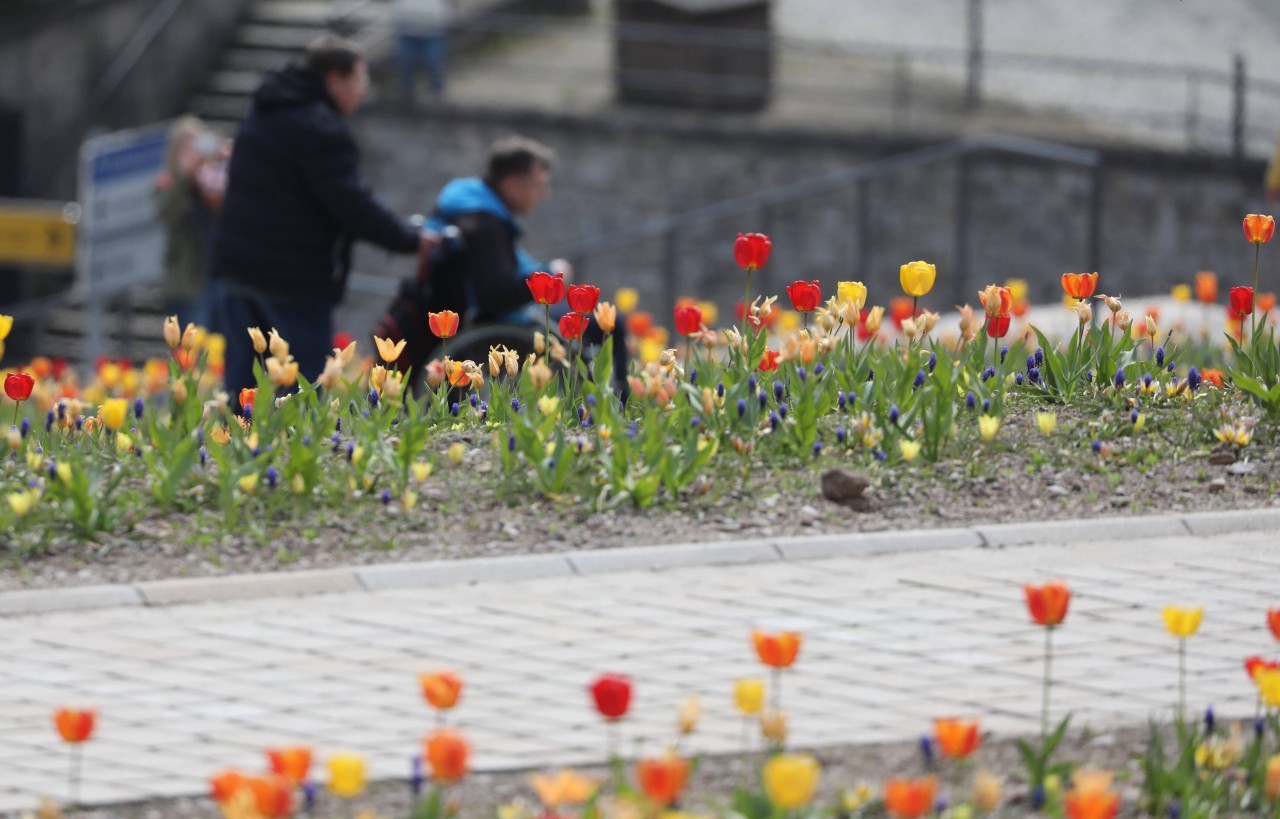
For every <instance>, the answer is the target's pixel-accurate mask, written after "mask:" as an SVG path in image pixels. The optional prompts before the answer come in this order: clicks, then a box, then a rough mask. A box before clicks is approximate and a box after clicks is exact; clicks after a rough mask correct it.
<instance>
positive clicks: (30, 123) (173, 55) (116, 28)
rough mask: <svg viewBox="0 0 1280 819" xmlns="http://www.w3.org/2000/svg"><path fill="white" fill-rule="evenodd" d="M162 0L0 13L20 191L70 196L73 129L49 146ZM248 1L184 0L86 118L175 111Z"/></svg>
mask: <svg viewBox="0 0 1280 819" xmlns="http://www.w3.org/2000/svg"><path fill="white" fill-rule="evenodd" d="M162 1H163V0H47V2H44V3H40V4H37V5H36V7H35V9H34V10H32V11H27V12H23V13H21V14H18V15H16V16H10V17H5V18H3V19H0V108H13V109H17V110H18V111H19V112H20V114H21V116H22V120H23V121H22V137H21V141H22V156H23V165H24V171H25V173H24V174H23V177H24V179H23V187H22V190H21V193H22V194H23V195H25V196H32V197H41V198H60V197H67V198H70V197H72V196H74V194H75V160H76V150H77V147H78V143H79V141H80V140H79V138H78V136H79V135H77V138H75V139H73V140H71V141H70V150H68V151H66V152H60V155H59V156H53V157H51V156H50V153H49V150H50V146H53V145H56V144H58V140H59V136H60V135H62V134H64V133H65V132H66V129H67V128H68V126H69V125H70V124H71V123H73V122H74V121H75V120H76V117H77V115H78V114H79V113H80V111H81V110H82V108H83V106H84V105H85V103H86V101H87V100H89V99H90V96H91V95H92V93H93V89H94V87H95V85H96V84H97V83H98V81H99V80H100V79H101V77H102V76H103V74H104V73H105V72H106V70H107V68H108V66H109V65H110V64H111V62H112V60H113V59H114V58H115V57H116V55H117V54H119V53H120V52H121V51H122V50H123V49H124V47H125V45H126V43H127V42H128V41H129V38H130V37H131V36H132V35H133V34H134V32H135V31H136V30H137V29H138V28H139V26H140V25H141V24H142V22H143V21H144V19H145V18H146V16H147V14H148V13H149V12H150V11H151V10H152V9H154V8H156V7H157V6H158V5H159V2H162ZM247 5H248V0H185V2H184V3H183V4H182V6H181V8H180V9H179V10H178V11H177V13H176V14H175V15H174V17H173V18H172V19H171V20H170V21H169V23H168V25H166V26H165V27H164V28H163V29H162V30H161V31H160V33H159V35H158V36H157V37H156V39H155V40H154V41H153V42H152V44H151V47H150V48H149V49H148V50H147V51H146V52H145V53H144V54H143V56H142V58H141V59H140V60H139V62H138V63H137V65H136V66H135V67H134V69H133V71H132V72H130V73H129V75H128V76H127V77H125V79H124V82H123V83H122V85H121V86H120V88H119V89H118V90H117V91H116V93H115V94H114V95H112V97H111V98H110V99H109V100H108V101H107V104H106V105H105V106H104V107H103V108H102V110H101V111H100V112H98V114H97V116H96V117H95V118H94V121H93V125H94V126H97V127H101V128H104V129H107V130H113V129H116V128H123V127H129V126H134V125H140V124H143V123H147V122H154V121H156V120H160V119H164V118H167V117H170V116H173V115H175V114H176V113H179V112H181V110H182V109H183V107H184V104H185V101H186V99H187V97H188V95H189V94H190V92H191V91H192V89H193V88H194V86H195V84H196V83H197V82H198V81H199V79H200V78H201V77H202V76H203V75H204V72H205V71H206V70H207V69H208V68H209V67H210V66H211V65H212V64H213V62H214V61H215V60H216V58H217V56H218V54H219V53H220V51H221V49H222V47H223V45H224V43H225V41H226V40H227V38H228V37H229V36H230V35H231V33H232V32H233V30H234V26H235V23H236V21H237V20H238V18H239V17H240V14H241V12H242V11H243V10H244V8H245V7H246V6H247ZM4 161H6V159H5V158H4V157H0V162H4ZM8 161H12V160H8Z"/></svg>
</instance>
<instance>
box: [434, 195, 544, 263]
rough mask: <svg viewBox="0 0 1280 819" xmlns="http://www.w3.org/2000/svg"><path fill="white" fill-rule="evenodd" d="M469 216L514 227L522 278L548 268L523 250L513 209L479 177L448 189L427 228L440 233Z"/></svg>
mask: <svg viewBox="0 0 1280 819" xmlns="http://www.w3.org/2000/svg"><path fill="white" fill-rule="evenodd" d="M466 213H489V214H492V215H494V216H496V217H498V218H499V219H501V220H502V221H503V222H505V223H506V224H507V225H508V226H509V227H510V228H511V232H512V233H513V234H514V235H515V238H516V248H515V250H516V261H517V263H518V265H519V269H518V271H517V272H518V273H519V274H520V278H522V279H527V278H528V277H529V274H530V273H535V272H537V271H539V270H543V269H544V268H543V266H542V265H541V264H539V262H538V260H537V259H535V258H533V256H531V255H529V253H528V252H527V251H526V250H525V249H524V248H522V247H520V242H519V240H520V236H521V235H523V233H524V231H523V230H522V229H521V228H520V225H519V223H518V222H516V220H515V217H514V216H513V215H512V214H511V209H510V208H508V207H507V205H506V203H505V202H503V201H502V199H501V198H499V197H498V194H497V192H496V191H495V190H494V189H493V188H491V187H489V186H488V185H487V184H485V181H484V180H483V179H481V178H479V177H477V176H469V177H466V178H463V179H455V180H453V181H452V182H449V183H448V184H446V185H445V186H444V188H443V189H442V190H441V191H440V196H439V197H437V198H436V207H435V211H434V212H433V213H432V214H431V218H430V219H429V220H428V221H427V227H428V228H430V229H431V230H435V231H437V232H439V231H441V230H443V229H444V228H445V227H446V226H447V225H450V224H453V223H454V222H456V221H457V219H458V217H459V216H462V215H463V214H466Z"/></svg>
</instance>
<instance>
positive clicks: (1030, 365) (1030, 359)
mask: <svg viewBox="0 0 1280 819" xmlns="http://www.w3.org/2000/svg"><path fill="white" fill-rule="evenodd" d="M1035 366H1036V357H1035V356H1034V355H1029V356H1027V372H1031V370H1032V369H1034V368H1035Z"/></svg>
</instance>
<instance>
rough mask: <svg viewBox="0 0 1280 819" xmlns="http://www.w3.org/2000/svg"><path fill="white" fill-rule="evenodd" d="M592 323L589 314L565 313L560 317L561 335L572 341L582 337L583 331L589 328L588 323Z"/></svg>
mask: <svg viewBox="0 0 1280 819" xmlns="http://www.w3.org/2000/svg"><path fill="white" fill-rule="evenodd" d="M590 323H591V319H590V318H589V317H588V316H583V315H579V314H578V313H565V314H564V315H563V316H561V317H560V335H561V336H563V337H564V339H565V340H566V341H572V340H573V339H575V338H581V337H582V331H583V330H586V329H587V325H588V324H590Z"/></svg>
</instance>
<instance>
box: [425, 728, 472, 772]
mask: <svg viewBox="0 0 1280 819" xmlns="http://www.w3.org/2000/svg"><path fill="white" fill-rule="evenodd" d="M470 755H471V746H470V745H468V744H467V740H466V738H464V737H463V736H462V734H460V733H458V732H457V731H451V730H449V729H448V728H442V729H440V730H438V731H436V732H435V733H433V734H432V735H431V736H429V737H427V742H426V753H425V754H424V756H425V757H426V758H427V764H428V765H430V766H431V776H432V778H434V779H435V780H436V781H438V782H444V783H451V782H460V781H461V780H462V777H464V776H466V775H467V758H468V757H469V756H470Z"/></svg>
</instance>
